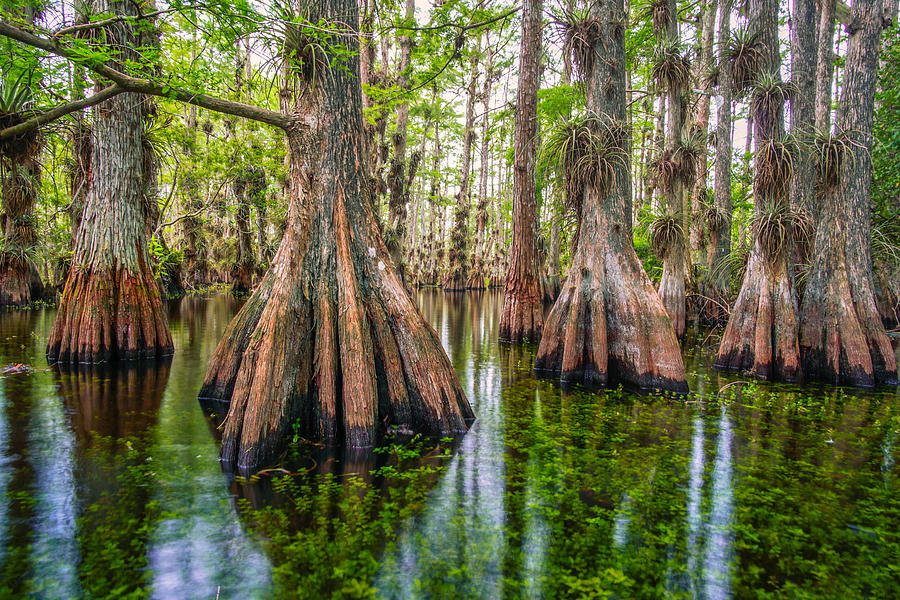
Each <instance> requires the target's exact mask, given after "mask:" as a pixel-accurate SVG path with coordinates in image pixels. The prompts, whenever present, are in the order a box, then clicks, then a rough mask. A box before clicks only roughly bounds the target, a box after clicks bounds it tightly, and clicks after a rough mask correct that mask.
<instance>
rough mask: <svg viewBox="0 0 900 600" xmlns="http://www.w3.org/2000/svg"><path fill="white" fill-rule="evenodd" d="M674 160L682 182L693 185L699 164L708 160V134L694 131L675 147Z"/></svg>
mask: <svg viewBox="0 0 900 600" xmlns="http://www.w3.org/2000/svg"><path fill="white" fill-rule="evenodd" d="M673 158H674V161H675V164H676V167H677V172H678V176H679V177H680V178H681V181H683V182H684V183H685V184H686V185H691V184H692V183H693V182H694V179H695V178H696V176H697V163H698V162H700V159H701V158H703V159H705V158H706V133H704V132H703V131H694V132H693V133H691V135H689V136H688V137H686V138H684V139H682V140H681V141H680V142H679V143H678V145H677V146H676V147H675V152H674V153H673Z"/></svg>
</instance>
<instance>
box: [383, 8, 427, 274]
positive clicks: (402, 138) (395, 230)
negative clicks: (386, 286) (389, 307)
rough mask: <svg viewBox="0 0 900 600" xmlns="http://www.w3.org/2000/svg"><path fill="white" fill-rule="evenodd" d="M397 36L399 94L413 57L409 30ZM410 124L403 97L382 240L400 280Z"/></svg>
mask: <svg viewBox="0 0 900 600" xmlns="http://www.w3.org/2000/svg"><path fill="white" fill-rule="evenodd" d="M405 8H406V13H405V18H406V20H407V21H411V22H412V23H413V24H414V23H415V9H416V5H415V1H414V0H406V7H405ZM401 32H402V33H401V35H400V65H399V69H400V73H399V75H398V78H397V85H398V86H399V88H400V90H401V92H405V90H406V88H407V87H408V86H409V68H410V67H409V61H410V58H411V56H412V39H411V38H410V36H409V33H408V30H401ZM408 124H409V101H408V100H407V99H406V98H404V99H403V100H402V101H401V102H400V105H399V106H398V107H397V131H396V132H395V133H394V137H393V146H394V156H393V158H392V159H391V167H390V172H389V173H388V187H389V188H390V191H391V194H390V200H389V202H388V227H387V230H386V235H385V241H386V242H387V247H388V251H389V252H390V253H391V260H392V261H393V262H394V267H396V269H397V274H398V275H399V276H400V279H401V280H403V281H405V280H406V264H405V263H404V261H403V242H404V240H405V239H406V231H407V228H406V220H407V212H408V208H407V207H408V205H409V197H410V188H411V186H412V182H413V180H414V179H415V172H416V167H417V166H418V162H419V158H420V155H416V154H414V155H413V156H412V157H411V159H410V161H409V163H408V164H407V160H406V142H407V139H406V137H407V130H408Z"/></svg>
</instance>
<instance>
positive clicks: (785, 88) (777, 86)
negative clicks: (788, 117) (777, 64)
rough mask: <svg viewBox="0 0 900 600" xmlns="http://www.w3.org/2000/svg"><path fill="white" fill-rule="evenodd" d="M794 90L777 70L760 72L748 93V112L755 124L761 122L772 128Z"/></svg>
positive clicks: (793, 94)
mask: <svg viewBox="0 0 900 600" xmlns="http://www.w3.org/2000/svg"><path fill="white" fill-rule="evenodd" d="M796 91H797V89H796V86H795V85H794V84H793V83H791V82H789V81H782V80H781V74H780V73H779V72H778V71H766V72H764V73H760V75H759V76H758V77H757V78H756V81H754V82H753V85H752V91H751V95H750V114H751V115H752V117H753V122H754V123H755V124H756V126H757V127H759V125H760V124H761V123H762V124H765V125H766V129H767V130H769V131H771V130H773V129H774V125H775V123H776V122H777V121H778V119H779V118H780V117H781V115H782V114H783V112H784V105H785V104H786V103H787V102H789V101H790V100H791V98H792V97H793V96H795V94H796Z"/></svg>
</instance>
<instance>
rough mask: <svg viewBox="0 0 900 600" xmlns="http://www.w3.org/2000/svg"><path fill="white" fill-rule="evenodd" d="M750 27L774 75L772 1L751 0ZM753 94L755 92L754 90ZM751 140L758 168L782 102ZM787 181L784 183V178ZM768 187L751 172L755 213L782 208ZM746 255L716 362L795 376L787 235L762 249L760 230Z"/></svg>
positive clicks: (756, 123)
mask: <svg viewBox="0 0 900 600" xmlns="http://www.w3.org/2000/svg"><path fill="white" fill-rule="evenodd" d="M750 26H751V28H752V30H753V31H754V32H755V35H756V36H757V39H758V40H759V42H760V44H761V46H762V47H763V48H764V49H765V52H766V56H765V60H764V61H763V62H764V64H763V66H762V71H761V73H765V72H768V73H769V74H770V75H771V76H772V77H778V68H779V65H780V62H781V59H780V54H779V44H778V31H777V27H778V3H777V0H751V2H750ZM754 93H755V92H754ZM751 120H752V123H753V128H754V138H755V140H756V148H757V158H756V164H755V170H756V171H757V173H758V172H759V171H760V169H761V166H762V165H761V162H760V161H761V160H762V159H761V156H760V153H759V149H760V148H765V147H766V144H768V143H770V142H778V141H781V140H782V139H783V136H784V105H783V103H781V102H777V103H775V106H774V107H773V110H772V111H771V112H769V111H767V110H763V111H760V112H756V113H754V114H752V115H751ZM788 183H789V182H788ZM775 187H776V188H777V191H772V190H771V189H770V188H769V187H768V186H762V185H761V184H760V179H759V178H758V177H754V192H753V196H754V208H755V211H756V214H757V215H760V216H761V215H762V214H763V213H765V212H766V211H775V210H780V209H782V208H783V206H784V204H785V203H787V201H788V199H787V197H786V192H785V191H781V190H782V188H781V187H780V186H775ZM751 243H752V245H751V251H750V258H749V260H748V264H747V270H746V273H745V275H744V281H743V283H742V285H741V291H740V294H739V295H738V298H737V302H736V303H735V305H734V308H733V309H732V311H731V316H730V318H729V320H728V325H727V326H726V328H725V333H724V335H723V336H722V342H721V344H720V346H719V353H718V357H717V358H716V362H715V364H716V366H717V367H719V368H725V369H734V370H739V369H744V370H748V371H751V372H753V373H754V374H755V375H757V376H758V377H761V378H763V379H770V378H771V379H784V380H786V381H794V380H796V379H798V377H799V376H800V349H799V341H798V338H797V300H796V295H795V293H794V288H793V284H792V274H791V271H790V269H789V268H788V262H789V259H790V246H791V244H790V239H789V238H788V239H787V240H786V243H785V245H784V246H783V247H782V248H781V249H780V250H776V251H771V250H768V249H767V248H766V246H764V245H763V243H761V241H760V236H759V235H754V239H753V241H752V242H751Z"/></svg>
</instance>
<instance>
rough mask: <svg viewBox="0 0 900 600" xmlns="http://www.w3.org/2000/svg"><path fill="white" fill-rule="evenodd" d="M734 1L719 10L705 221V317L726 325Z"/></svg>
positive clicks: (729, 235)
mask: <svg viewBox="0 0 900 600" xmlns="http://www.w3.org/2000/svg"><path fill="white" fill-rule="evenodd" d="M731 5H732V3H731V0H726V1H725V2H722V3H721V5H720V6H719V44H720V45H719V82H718V83H719V85H718V88H719V109H718V118H717V125H716V182H715V189H714V191H713V194H714V198H713V210H711V211H708V212H707V214H706V217H705V221H706V228H707V231H708V232H709V244H708V246H707V254H706V268H707V278H708V279H707V286H706V295H707V296H708V297H709V300H710V301H708V302H707V303H706V304H705V305H704V310H703V313H702V315H701V317H702V320H703V321H705V322H706V323H713V324H717V325H718V324H722V323H725V322H726V321H727V319H728V310H727V308H726V307H727V305H728V302H729V298H728V282H729V281H730V279H731V273H730V270H729V269H728V267H727V263H726V262H725V261H726V259H727V256H728V255H729V254H730V253H731V219H732V214H731V213H732V206H731V204H732V202H731V153H732V147H731V120H732V106H731V104H732V90H731V61H730V60H728V55H727V52H726V51H725V50H726V46H725V42H726V41H727V40H728V38H729V37H730V35H731Z"/></svg>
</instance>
